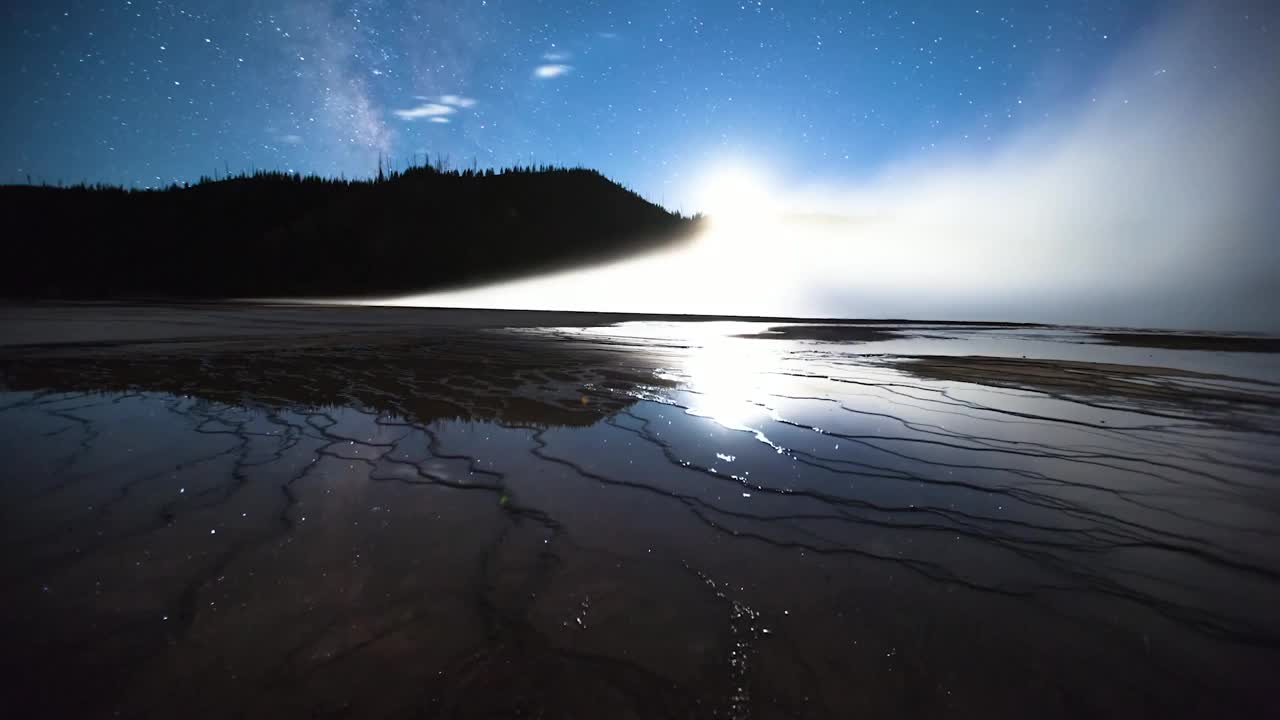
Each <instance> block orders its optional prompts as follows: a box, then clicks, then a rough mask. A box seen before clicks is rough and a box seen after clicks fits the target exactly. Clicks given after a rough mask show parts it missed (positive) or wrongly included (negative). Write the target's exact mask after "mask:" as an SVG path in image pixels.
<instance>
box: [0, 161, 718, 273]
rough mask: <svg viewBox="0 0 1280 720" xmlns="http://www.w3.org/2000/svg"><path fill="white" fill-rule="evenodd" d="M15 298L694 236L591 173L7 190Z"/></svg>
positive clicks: (523, 269) (482, 269) (432, 171)
mask: <svg viewBox="0 0 1280 720" xmlns="http://www.w3.org/2000/svg"><path fill="white" fill-rule="evenodd" d="M0 212H3V216H4V221H3V222H4V225H3V226H4V228H5V234H6V236H7V237H8V241H7V242H6V243H5V247H4V251H3V257H4V262H3V263H0V266H2V267H3V269H0V288H2V289H0V294H3V295H6V296H9V297H20V296H26V297H78V298H95V297H97V298H101V297H124V296H133V297H137V296H169V297H205V298H216V297H304V296H318V297H323V296H338V295H378V294H394V293H403V292H413V291H418V290H428V289H438V288H442V287H450V286H460V285H466V284H471V283H475V282H477V281H481V280H492V279H499V278H503V277H511V276H518V275H524V274H530V273H534V272H538V271H545V270H550V269H557V268H560V267H566V266H572V265H579V264H585V263H591V262H598V261H602V260H608V259H611V258H614V257H619V256H622V255H626V254H630V253H635V252H641V251H645V250H649V249H654V248H657V247H660V246H662V245H665V244H668V243H673V242H678V241H680V240H681V239H682V238H685V237H687V236H688V234H689V231H690V230H691V229H692V225H693V222H694V221H693V220H691V219H689V218H685V217H682V216H680V215H677V214H674V213H670V212H668V211H666V210H665V209H663V208H661V207H659V206H657V205H654V204H652V203H650V202H648V201H646V200H645V199H644V198H642V197H640V196H639V195H637V194H635V193H633V192H631V191H629V190H627V189H625V188H623V187H621V186H620V185H617V184H616V183H614V182H612V181H610V180H609V179H607V178H605V177H604V176H603V175H601V174H599V173H597V172H595V171H592V170H584V169H557V168H539V169H534V168H516V169H508V170H502V171H497V172H494V171H479V172H477V171H471V170H467V171H461V172H458V171H451V172H446V171H442V170H440V169H438V168H431V167H421V168H413V169H410V170H408V171H405V172H403V173H393V174H391V175H390V176H382V175H381V174H380V176H379V178H378V179H376V180H369V181H346V180H332V179H325V178H317V177H305V178H304V177H300V176H297V175H289V174H284V173H257V174H254V175H249V176H241V177H236V178H231V179H226V180H217V181H215V180H210V179H207V178H206V179H204V180H202V181H201V182H199V183H197V184H195V185H192V186H190V187H185V186H184V187H179V186H173V187H169V188H166V189H162V190H123V189H120V188H112V187H103V186H96V187H89V186H78V187H73V188H65V189H64V188H55V187H48V186H6V187H0Z"/></svg>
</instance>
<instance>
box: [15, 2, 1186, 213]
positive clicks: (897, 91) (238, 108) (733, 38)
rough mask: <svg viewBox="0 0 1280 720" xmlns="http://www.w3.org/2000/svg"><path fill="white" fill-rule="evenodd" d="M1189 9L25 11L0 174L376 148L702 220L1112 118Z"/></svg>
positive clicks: (343, 162) (109, 172)
mask: <svg viewBox="0 0 1280 720" xmlns="http://www.w3.org/2000/svg"><path fill="white" fill-rule="evenodd" d="M1171 5H1173V3H1169V2H1157V1H1154V0H1130V1H1126V2H1099V1H1096V0H1046V1H1043V2H1013V1H1011V0H1005V2H989V1H987V0H977V1H975V2H950V1H947V2H924V1H922V0H915V1H912V0H892V1H882V0H862V1H853V0H843V1H835V0H793V1H787V2H782V1H780V0H774V1H772V2H770V1H768V0H750V1H748V0H701V1H685V2H670V1H664V0H648V1H646V2H626V3H621V2H601V1H592V0H457V1H451V2H440V1H434V0H222V1H219V2H194V1H193V2H174V1H173V0H100V1H96V2H87V1H84V0H39V1H33V0H9V2H6V3H5V7H4V9H3V10H0V13H2V17H3V22H2V23H0V26H2V27H0V37H2V38H3V41H2V42H0V52H3V53H4V56H5V57H4V62H3V63H0V84H2V85H3V93H4V96H5V98H6V102H5V107H6V112H5V113H3V116H2V117H0V182H4V183H13V182H26V181H27V178H28V177H30V178H31V179H32V180H33V181H36V182H40V181H47V182H58V181H62V182H68V183H70V182H79V181H82V180H84V181H90V182H99V181H101V182H108V183H119V184H124V185H130V186H154V185H159V184H167V183H170V182H175V181H179V182H180V181H190V180H194V179H196V178H198V177H199V176H201V175H213V174H215V173H217V174H220V173H222V172H224V170H225V169H227V168H229V169H230V170H231V171H232V172H237V171H241V170H250V169H254V168H259V169H262V168H266V169H279V170H290V171H299V172H303V173H320V174H326V175H338V174H345V175H346V176H348V177H352V176H368V175H370V174H371V173H373V172H375V170H376V167H377V162H378V158H379V156H384V157H387V158H389V160H388V164H395V165H404V164H405V163H407V162H412V161H413V159H414V158H415V157H416V158H418V159H419V160H420V159H421V158H422V157H423V156H424V154H426V153H431V154H432V157H437V156H439V155H445V156H447V157H448V158H449V160H450V162H451V163H452V164H454V165H455V166H464V167H465V166H470V165H471V164H472V163H477V164H478V165H480V166H481V167H485V166H500V165H507V164H512V163H527V162H530V161H533V162H536V163H556V164H581V165H587V166H591V167H595V168H598V169H600V170H601V171H603V172H605V173H606V174H607V175H609V176H611V177H613V178H615V179H617V180H619V181H620V182H623V183H624V184H626V185H628V186H630V187H632V188H634V189H636V190H638V191H640V192H642V193H643V194H644V195H646V196H647V197H649V198H650V199H652V200H655V201H660V202H664V203H665V204H666V205H668V206H670V207H673V208H674V207H682V208H683V209H686V210H691V209H696V208H690V207H689V205H690V204H692V203H695V202H696V200H695V195H694V190H693V187H692V184H693V183H694V182H696V178H697V176H698V174H699V173H701V172H703V170H704V169H705V168H706V167H708V166H710V165H714V164H715V163H718V162H734V161H740V160H742V159H743V158H745V159H747V160H749V161H750V162H751V163H753V164H759V165H765V166H768V167H769V168H770V169H771V171H772V172H774V173H776V174H777V175H778V176H779V177H783V178H787V177H804V178H806V179H808V180H812V181H825V180H836V181H847V180H851V179H856V178H861V177H868V176H871V175H874V174H875V173H877V172H880V171H881V170H882V169H883V168H885V167H886V166H888V165H890V164H892V163H894V162H896V161H898V160H900V159H901V158H903V157H907V156H909V157H913V158H928V157H929V156H930V155H931V154H932V153H937V154H944V153H954V152H957V151H963V152H974V153H981V152H983V149H984V148H986V147H995V146H999V144H1000V143H1001V142H1002V141H1003V140H1004V139H1005V138H1006V137H1008V136H1009V135H1010V134H1011V133H1016V132H1019V131H1020V130H1021V129H1022V128H1025V127H1027V126H1028V125H1029V124H1032V123H1039V122H1044V121H1045V120H1047V119H1052V118H1054V117H1056V116H1058V115H1060V114H1063V113H1065V112H1069V111H1071V110H1072V108H1076V107H1079V106H1080V105H1081V104H1082V103H1087V102H1090V101H1091V100H1092V101H1093V102H1096V98H1095V97H1091V96H1092V95H1093V94H1094V93H1096V92H1097V88H1098V85H1099V83H1100V82H1101V77H1102V74H1103V73H1104V71H1105V70H1106V68H1107V67H1108V66H1109V65H1110V64H1111V63H1112V62H1113V61H1114V59H1115V58H1116V56H1117V54H1118V53H1122V52H1124V51H1125V49H1126V48H1128V47H1129V46H1131V45H1133V44H1134V43H1135V42H1138V41H1140V40H1141V38H1142V36H1143V33H1144V32H1145V31H1146V30H1147V29H1148V28H1149V27H1150V26H1151V25H1152V24H1153V23H1154V22H1156V21H1157V20H1158V19H1159V17H1160V16H1161V15H1162V14H1165V13H1167V12H1168V11H1169V10H1170V7H1171Z"/></svg>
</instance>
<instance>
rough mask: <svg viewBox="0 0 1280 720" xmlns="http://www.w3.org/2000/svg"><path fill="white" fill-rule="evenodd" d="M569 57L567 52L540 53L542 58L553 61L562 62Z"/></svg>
mask: <svg viewBox="0 0 1280 720" xmlns="http://www.w3.org/2000/svg"><path fill="white" fill-rule="evenodd" d="M569 57H570V55H569V53H567V52H549V53H543V54H542V59H543V60H546V61H547V62H553V63H559V62H564V61H565V60H568V59H569Z"/></svg>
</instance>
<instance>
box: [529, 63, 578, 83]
mask: <svg viewBox="0 0 1280 720" xmlns="http://www.w3.org/2000/svg"><path fill="white" fill-rule="evenodd" d="M572 70H573V66H572V65H539V66H538V67H537V68H536V69H534V71H533V76H534V77H537V78H541V79H544V80H545V79H547V78H555V77H560V76H561V75H566V74H568V73H569V72H570V71H572Z"/></svg>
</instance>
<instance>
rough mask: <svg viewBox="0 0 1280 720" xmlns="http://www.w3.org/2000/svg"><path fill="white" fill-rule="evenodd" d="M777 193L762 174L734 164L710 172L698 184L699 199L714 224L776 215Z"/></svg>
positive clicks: (697, 193)
mask: <svg viewBox="0 0 1280 720" xmlns="http://www.w3.org/2000/svg"><path fill="white" fill-rule="evenodd" d="M775 192H776V191H775V190H774V189H773V188H771V187H770V183H769V181H768V180H767V179H766V178H765V175H764V173H763V172H762V171H760V170H756V169H755V168H752V167H749V166H747V165H745V164H742V163H734V164H731V165H724V166H722V167H719V168H716V169H715V170H712V171H711V172H708V173H707V174H706V175H705V176H704V177H703V178H702V180H701V181H699V182H698V185H697V189H696V191H695V197H696V203H697V205H698V207H699V208H700V209H701V210H702V211H703V212H704V213H705V214H706V215H707V217H708V218H710V219H711V221H712V222H715V223H721V224H724V223H729V224H735V225H738V224H743V223H746V222H750V221H752V220H756V219H759V218H762V217H766V216H768V215H770V214H772V213H773V212H775V211H776V206H777V202H776V198H775Z"/></svg>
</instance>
